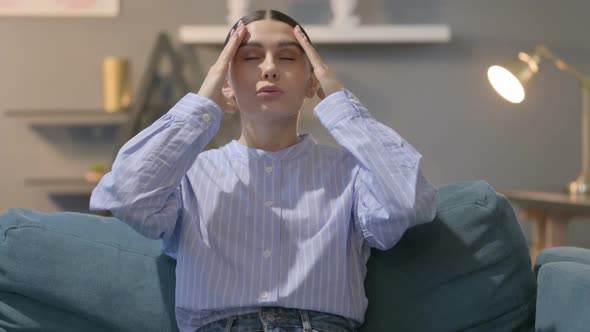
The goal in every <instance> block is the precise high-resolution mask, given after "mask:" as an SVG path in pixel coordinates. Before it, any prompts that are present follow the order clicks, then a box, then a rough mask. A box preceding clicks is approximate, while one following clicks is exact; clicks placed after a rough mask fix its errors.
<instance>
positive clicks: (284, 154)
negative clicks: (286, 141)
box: [224, 134, 317, 160]
mask: <svg viewBox="0 0 590 332" xmlns="http://www.w3.org/2000/svg"><path fill="white" fill-rule="evenodd" d="M299 137H300V138H301V140H300V141H299V142H298V143H297V144H294V145H291V146H290V147H288V148H285V149H282V150H279V151H274V152H271V151H265V150H259V149H254V148H249V147H247V146H245V145H242V144H241V143H240V142H238V141H237V140H232V141H231V142H229V143H228V144H227V145H226V146H225V147H224V149H225V150H226V151H227V152H228V153H229V154H230V155H232V156H236V157H241V158H257V159H266V160H288V159H295V158H297V157H298V156H300V155H302V154H303V153H304V152H306V151H307V150H309V149H310V148H311V147H312V146H313V145H316V144H317V142H316V141H315V140H314V139H313V137H312V136H311V134H303V135H299Z"/></svg>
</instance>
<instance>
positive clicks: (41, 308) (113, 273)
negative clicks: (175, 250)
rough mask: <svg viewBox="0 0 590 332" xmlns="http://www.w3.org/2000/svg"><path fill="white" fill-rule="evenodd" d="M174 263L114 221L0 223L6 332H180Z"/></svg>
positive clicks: (29, 214) (40, 217)
mask: <svg viewBox="0 0 590 332" xmlns="http://www.w3.org/2000/svg"><path fill="white" fill-rule="evenodd" d="M174 269H175V262H174V261H173V260H172V259H170V258H169V257H167V256H163V255H162V254H161V243H160V241H154V240H148V239H145V238H143V237H142V236H141V235H139V234H137V233H136V232H135V231H133V230H132V229H131V228H130V227H128V226H127V225H126V224H124V223H122V222H120V221H118V220H117V219H115V218H107V217H99V216H93V215H88V214H79V213H47V214H46V213H39V212H35V211H30V210H23V209H12V210H9V211H8V212H7V213H5V214H4V215H3V216H2V217H0V330H8V331H177V328H176V321H175V316H174V286H175V275H174Z"/></svg>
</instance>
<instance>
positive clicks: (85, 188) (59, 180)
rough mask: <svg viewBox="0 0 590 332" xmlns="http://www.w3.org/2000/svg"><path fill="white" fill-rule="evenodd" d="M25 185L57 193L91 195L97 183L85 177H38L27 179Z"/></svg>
mask: <svg viewBox="0 0 590 332" xmlns="http://www.w3.org/2000/svg"><path fill="white" fill-rule="evenodd" d="M25 185H26V186H29V187H35V188H39V189H43V190H45V191H46V192H48V193H51V194H55V195H88V196H90V194H91V193H92V190H93V189H94V187H96V185H97V183H93V182H89V181H87V180H86V179H84V178H83V177H36V178H27V179H25Z"/></svg>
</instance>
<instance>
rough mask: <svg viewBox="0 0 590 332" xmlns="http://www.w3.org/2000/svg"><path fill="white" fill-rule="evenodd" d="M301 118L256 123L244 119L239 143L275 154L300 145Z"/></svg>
mask: <svg viewBox="0 0 590 332" xmlns="http://www.w3.org/2000/svg"><path fill="white" fill-rule="evenodd" d="M298 121H299V116H298V115H297V116H294V117H293V118H291V119H288V120H286V119H285V121H281V122H270V121H269V122H262V123H261V122H254V121H249V120H248V119H246V118H244V117H242V135H241V136H240V139H239V141H238V142H240V144H242V145H245V146H247V147H249V148H253V149H258V150H264V151H270V152H275V151H279V150H282V149H285V148H288V147H290V146H292V145H295V144H297V143H299V141H300V138H299V133H298Z"/></svg>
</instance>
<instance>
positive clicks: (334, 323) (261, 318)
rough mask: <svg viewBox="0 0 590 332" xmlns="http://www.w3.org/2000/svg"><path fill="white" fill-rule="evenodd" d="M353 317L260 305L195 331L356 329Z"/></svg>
mask: <svg viewBox="0 0 590 332" xmlns="http://www.w3.org/2000/svg"><path fill="white" fill-rule="evenodd" d="M354 326H355V325H354V323H353V321H352V320H350V319H347V318H344V317H341V316H336V315H331V314H326V313H322V312H318V311H310V310H299V309H287V308H279V307H263V308H260V309H259V310H258V312H253V313H250V314H244V315H239V316H234V317H229V318H224V319H220V320H218V321H215V322H213V323H210V324H207V325H205V326H203V327H201V328H200V329H199V330H198V331H197V332H355V329H354Z"/></svg>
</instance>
